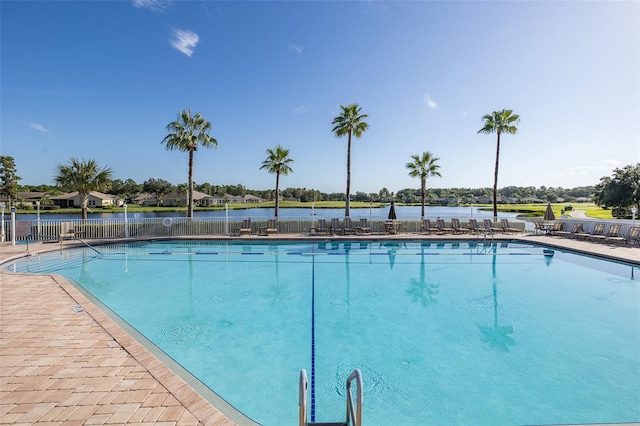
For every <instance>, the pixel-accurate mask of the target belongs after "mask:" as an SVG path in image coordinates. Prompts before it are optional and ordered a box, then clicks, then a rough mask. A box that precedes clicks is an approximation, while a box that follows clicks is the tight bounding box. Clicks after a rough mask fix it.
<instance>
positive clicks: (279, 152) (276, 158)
mask: <svg viewBox="0 0 640 426" xmlns="http://www.w3.org/2000/svg"><path fill="white" fill-rule="evenodd" d="M289 163H293V159H291V158H289V150H288V149H285V148H283V147H281V146H280V145H278V146H276V147H275V148H274V149H267V159H266V160H264V161H263V162H262V167H260V169H267V171H268V172H269V173H275V175H276V214H275V216H276V219H278V206H279V205H280V189H279V188H280V175H285V176H286V175H288V174H289V173H290V172H292V171H293V169H292V168H291V167H290V166H289Z"/></svg>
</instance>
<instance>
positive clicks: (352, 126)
mask: <svg viewBox="0 0 640 426" xmlns="http://www.w3.org/2000/svg"><path fill="white" fill-rule="evenodd" d="M340 109H342V114H340V115H339V116H337V117H336V118H334V119H333V122H332V123H331V124H333V125H334V127H333V130H332V132H333V133H334V134H335V135H336V136H337V137H342V136H345V135H347V193H346V198H347V201H346V204H345V208H344V215H345V217H348V216H349V198H350V197H349V196H350V195H351V135H353V136H355V137H356V138H359V137H361V136H362V135H363V134H364V132H366V131H367V129H369V125H368V124H367V123H366V122H365V121H364V120H365V119H366V118H367V117H368V115H367V114H361V113H360V109H361V108H360V107H359V106H358V104H351V105H349V106H346V107H345V106H342V105H340Z"/></svg>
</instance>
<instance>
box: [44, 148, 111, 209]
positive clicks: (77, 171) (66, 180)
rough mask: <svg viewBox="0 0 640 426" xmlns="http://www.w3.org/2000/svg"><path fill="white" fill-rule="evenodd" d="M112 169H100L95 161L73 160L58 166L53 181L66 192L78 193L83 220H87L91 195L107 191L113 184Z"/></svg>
mask: <svg viewBox="0 0 640 426" xmlns="http://www.w3.org/2000/svg"><path fill="white" fill-rule="evenodd" d="M111 173H112V172H111V169H110V168H108V167H107V166H105V167H100V165H99V164H98V163H97V162H96V161H95V160H79V159H77V158H73V157H72V158H71V159H70V160H69V162H68V163H67V164H58V170H57V173H56V175H55V176H54V178H53V180H54V181H55V183H56V185H58V186H59V187H60V188H62V189H63V190H65V191H70V192H71V191H77V192H78V197H80V208H81V209H82V220H87V209H88V208H89V206H88V204H89V193H90V192H91V191H106V190H107V189H108V188H109V184H110V183H111Z"/></svg>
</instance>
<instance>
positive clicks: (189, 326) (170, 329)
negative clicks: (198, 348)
mask: <svg viewBox="0 0 640 426" xmlns="http://www.w3.org/2000/svg"><path fill="white" fill-rule="evenodd" d="M205 328H206V326H205V325H204V324H201V323H197V322H186V323H183V324H176V325H170V326H167V327H165V328H163V329H162V330H160V331H159V332H158V333H157V336H158V340H160V341H162V342H165V343H172V344H179V343H187V342H193V341H195V340H197V339H199V338H200V336H202V334H203V333H204V331H205Z"/></svg>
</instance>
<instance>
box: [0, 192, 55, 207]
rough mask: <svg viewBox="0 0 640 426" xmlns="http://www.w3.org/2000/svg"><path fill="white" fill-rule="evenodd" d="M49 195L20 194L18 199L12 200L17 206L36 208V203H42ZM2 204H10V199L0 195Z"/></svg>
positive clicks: (38, 193)
mask: <svg viewBox="0 0 640 426" xmlns="http://www.w3.org/2000/svg"><path fill="white" fill-rule="evenodd" d="M48 196H49V195H48V194H47V193H46V192H18V194H17V197H16V198H15V199H13V200H12V202H13V203H14V204H15V205H19V206H20V207H35V206H36V202H38V201H41V200H42V199H43V198H47V197H48ZM0 202H2V203H5V204H6V205H8V204H9V197H7V196H6V195H0Z"/></svg>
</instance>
